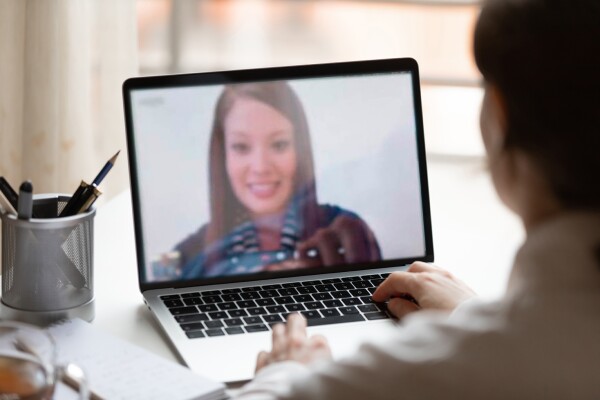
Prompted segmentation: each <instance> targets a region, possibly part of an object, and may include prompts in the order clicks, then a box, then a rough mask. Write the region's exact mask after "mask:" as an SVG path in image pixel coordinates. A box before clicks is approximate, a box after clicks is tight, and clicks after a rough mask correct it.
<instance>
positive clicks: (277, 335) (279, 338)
mask: <svg viewBox="0 0 600 400" xmlns="http://www.w3.org/2000/svg"><path fill="white" fill-rule="evenodd" d="M272 329H273V334H272V340H273V344H272V346H273V349H272V350H271V355H272V358H273V359H275V360H280V359H282V358H283V356H284V355H285V353H286V352H287V337H286V328H285V325H283V324H275V325H273V327H272Z"/></svg>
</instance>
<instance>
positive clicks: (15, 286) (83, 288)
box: [0, 194, 96, 325]
mask: <svg viewBox="0 0 600 400" xmlns="http://www.w3.org/2000/svg"><path fill="white" fill-rule="evenodd" d="M69 198H70V197H69V196H63V195H56V194H54V195H36V196H34V198H33V215H34V216H35V218H32V219H29V220H21V219H18V218H17V217H16V216H15V215H13V214H9V213H5V214H2V301H1V302H0V315H1V316H2V318H5V319H13V320H20V321H24V322H29V323H33V324H37V325H46V324H49V323H52V322H54V321H56V320H59V319H64V318H82V319H84V320H87V321H91V320H92V319H93V318H94V286H93V262H94V254H93V252H94V246H93V244H94V216H95V214H96V210H95V209H94V208H92V209H90V211H87V212H85V213H81V214H76V215H73V216H70V217H61V218H58V217H57V216H58V215H59V213H60V212H61V211H62V209H63V208H64V206H65V205H66V204H67V202H68V201H69Z"/></svg>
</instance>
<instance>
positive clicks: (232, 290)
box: [221, 288, 242, 294]
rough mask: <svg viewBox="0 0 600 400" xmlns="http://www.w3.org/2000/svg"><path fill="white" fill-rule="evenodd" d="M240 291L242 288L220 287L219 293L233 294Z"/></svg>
mask: <svg viewBox="0 0 600 400" xmlns="http://www.w3.org/2000/svg"><path fill="white" fill-rule="evenodd" d="M241 291H242V289H240V288H233V289H222V290H221V293H222V294H233V293H239V292H241Z"/></svg>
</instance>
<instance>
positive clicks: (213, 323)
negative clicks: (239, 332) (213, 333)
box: [203, 320, 223, 336]
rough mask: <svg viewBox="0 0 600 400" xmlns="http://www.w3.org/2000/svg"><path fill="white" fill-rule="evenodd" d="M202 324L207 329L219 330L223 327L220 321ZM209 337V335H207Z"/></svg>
mask: <svg viewBox="0 0 600 400" xmlns="http://www.w3.org/2000/svg"><path fill="white" fill-rule="evenodd" d="M203 324H204V325H205V326H206V327H207V328H209V329H213V328H220V327H222V326H223V322H221V320H217V321H204V322H203ZM209 336H210V335H209Z"/></svg>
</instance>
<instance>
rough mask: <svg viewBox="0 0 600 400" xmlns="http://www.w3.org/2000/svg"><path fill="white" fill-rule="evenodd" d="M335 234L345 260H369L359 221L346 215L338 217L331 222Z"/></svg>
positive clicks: (362, 228) (362, 229) (361, 225)
mask: <svg viewBox="0 0 600 400" xmlns="http://www.w3.org/2000/svg"><path fill="white" fill-rule="evenodd" d="M331 229H333V231H334V232H335V233H336V234H337V236H338V240H339V242H340V250H342V251H343V253H342V254H343V257H344V259H345V261H346V262H349V263H352V262H361V261H368V260H369V249H368V247H367V243H366V241H365V236H366V235H365V233H364V226H363V224H362V223H361V221H359V220H356V219H354V218H350V217H347V216H343V217H338V218H336V219H335V221H333V223H332V224H331Z"/></svg>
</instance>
